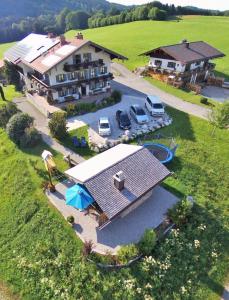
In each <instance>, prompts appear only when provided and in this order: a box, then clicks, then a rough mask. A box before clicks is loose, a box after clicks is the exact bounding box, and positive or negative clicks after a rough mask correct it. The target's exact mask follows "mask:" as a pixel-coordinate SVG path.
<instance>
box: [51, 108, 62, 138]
mask: <svg viewBox="0 0 229 300" xmlns="http://www.w3.org/2000/svg"><path fill="white" fill-rule="evenodd" d="M66 115H67V114H66V112H62V111H57V112H54V113H53V114H52V117H51V120H50V121H49V124H48V126H49V129H50V133H51V135H52V136H53V137H55V138H57V139H62V138H64V137H65V136H66V135H67V121H66Z"/></svg>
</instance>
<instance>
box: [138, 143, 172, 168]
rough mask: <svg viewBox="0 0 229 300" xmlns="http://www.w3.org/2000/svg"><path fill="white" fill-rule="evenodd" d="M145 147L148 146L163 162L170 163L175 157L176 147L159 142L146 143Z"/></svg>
mask: <svg viewBox="0 0 229 300" xmlns="http://www.w3.org/2000/svg"><path fill="white" fill-rule="evenodd" d="M143 147H145V148H147V149H148V150H149V151H150V152H151V153H152V154H153V155H154V156H155V157H156V158H157V159H158V160H159V161H160V162H161V163H162V164H167V163H169V162H170V161H171V160H172V159H173V157H174V153H175V151H174V149H172V150H171V149H170V148H169V147H166V146H165V145H162V144H158V143H145V144H143Z"/></svg>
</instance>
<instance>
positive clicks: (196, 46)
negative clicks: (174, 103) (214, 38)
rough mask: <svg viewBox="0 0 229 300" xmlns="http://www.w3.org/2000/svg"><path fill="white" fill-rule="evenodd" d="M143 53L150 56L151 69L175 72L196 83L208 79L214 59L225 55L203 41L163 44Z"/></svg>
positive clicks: (149, 65)
mask: <svg viewBox="0 0 229 300" xmlns="http://www.w3.org/2000/svg"><path fill="white" fill-rule="evenodd" d="M141 55H145V56H149V63H148V67H149V69H151V70H153V71H155V72H161V73H164V74H165V73H168V74H174V75H177V76H181V78H182V79H183V78H185V79H186V80H187V81H190V80H191V82H192V83H195V82H196V80H197V79H198V76H199V77H200V79H206V78H207V77H208V76H209V75H210V73H211V71H213V69H214V66H215V65H214V64H212V63H211V60H212V59H215V58H219V57H223V56H225V55H224V54H223V53H222V52H220V51H219V50H217V49H216V48H214V47H212V46H211V45H209V44H207V43H205V42H203V41H198V42H188V41H187V40H183V41H182V42H181V43H179V44H175V45H169V46H161V47H158V48H156V49H153V50H150V51H147V52H145V53H143V54H141Z"/></svg>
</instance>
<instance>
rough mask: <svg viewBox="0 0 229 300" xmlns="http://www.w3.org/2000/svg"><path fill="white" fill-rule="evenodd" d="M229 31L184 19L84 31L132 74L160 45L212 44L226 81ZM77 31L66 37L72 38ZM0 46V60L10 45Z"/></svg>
mask: <svg viewBox="0 0 229 300" xmlns="http://www.w3.org/2000/svg"><path fill="white" fill-rule="evenodd" d="M228 31H229V18H228V17H205V16H186V17H183V20H181V21H179V22H177V21H165V22H159V21H139V22H132V23H128V24H120V25H114V26H108V27H101V28H95V29H88V30H84V31H83V33H84V35H85V37H86V38H87V39H91V40H93V41H95V42H97V43H99V44H101V45H104V46H105V47H107V48H110V49H113V50H115V51H117V52H119V53H121V54H123V55H125V56H127V57H128V58H129V60H128V61H125V62H124V64H125V65H126V66H127V67H128V68H129V69H131V70H133V69H135V68H136V67H139V66H143V65H145V64H147V61H148V60H147V58H146V57H142V56H139V54H141V53H143V52H145V51H147V50H149V49H153V48H156V47H159V46H161V45H169V44H175V43H179V42H180V41H181V40H182V39H184V38H186V39H188V40H189V41H197V40H203V41H205V42H208V43H210V44H212V45H213V46H214V47H216V48H218V49H219V50H221V51H222V52H224V53H225V54H226V57H224V58H221V59H218V60H215V61H214V62H216V71H217V73H218V75H219V76H224V77H225V78H227V79H229V42H227V40H226V39H225V32H228ZM75 34H76V31H69V32H67V33H66V37H67V38H73V37H74V36H75ZM12 44H13V43H9V44H2V45H0V58H2V56H3V52H4V51H5V50H6V49H7V48H8V47H10V46H11V45H12ZM154 84H155V85H157V86H158V87H159V88H161V89H163V90H164V91H166V92H169V93H171V94H173V95H175V96H177V97H180V98H182V99H183V100H185V101H188V102H192V103H196V104H200V97H199V96H196V95H193V94H192V93H191V94H190V93H186V92H185V91H178V90H177V89H173V88H170V87H168V86H167V85H165V84H161V83H160V82H157V81H156V80H154Z"/></svg>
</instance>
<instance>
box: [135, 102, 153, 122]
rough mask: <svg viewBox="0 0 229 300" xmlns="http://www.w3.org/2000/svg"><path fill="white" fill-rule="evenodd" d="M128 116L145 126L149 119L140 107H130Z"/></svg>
mask: <svg viewBox="0 0 229 300" xmlns="http://www.w3.org/2000/svg"><path fill="white" fill-rule="evenodd" d="M130 115H131V116H132V117H133V118H134V120H135V121H136V122H137V123H138V124H145V123H148V122H149V117H148V116H147V114H146V113H145V111H144V109H143V108H142V107H141V106H140V105H137V104H135V105H131V107H130Z"/></svg>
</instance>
